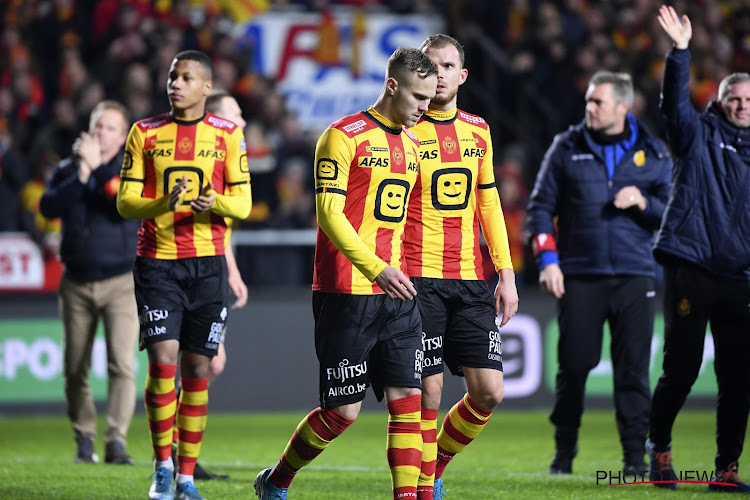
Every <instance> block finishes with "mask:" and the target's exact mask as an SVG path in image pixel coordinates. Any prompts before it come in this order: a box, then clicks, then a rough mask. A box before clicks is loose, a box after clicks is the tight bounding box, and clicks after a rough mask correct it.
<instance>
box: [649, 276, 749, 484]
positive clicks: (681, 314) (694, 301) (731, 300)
mask: <svg viewBox="0 0 750 500" xmlns="http://www.w3.org/2000/svg"><path fill="white" fill-rule="evenodd" d="M664 286H665V290H664V292H665V294H664V365H663V370H664V373H663V374H662V376H661V377H660V378H659V383H658V384H657V385H656V389H654V398H653V401H652V403H651V429H650V438H651V441H652V442H653V443H654V445H655V446H656V449H657V450H663V449H665V448H666V446H667V445H669V443H670V442H671V440H672V425H673V424H674V421H675V418H676V417H677V413H678V412H679V411H680V408H682V405H683V404H684V402H685V399H686V398H687V395H688V393H690V388H691V387H692V386H693V383H694V382H695V379H696V378H698V373H699V370H700V366H701V362H702V360H703V342H704V338H705V335H706V326H707V324H708V323H710V325H711V333H712V335H713V339H714V351H715V358H714V371H715V373H716V381H717V383H718V387H719V395H718V402H717V406H716V444H717V447H718V452H717V454H716V470H726V469H727V467H728V466H729V464H730V463H732V462H734V461H736V460H737V459H738V458H739V457H740V455H741V454H742V445H743V443H744V441H745V429H746V427H747V418H748V411H750V281H744V280H729V279H722V278H717V277H715V276H712V275H711V274H709V273H708V272H706V271H704V270H702V269H700V268H698V267H696V266H693V265H692V264H689V263H684V262H675V263H669V264H667V265H666V266H665V268H664Z"/></svg>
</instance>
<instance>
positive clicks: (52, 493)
mask: <svg viewBox="0 0 750 500" xmlns="http://www.w3.org/2000/svg"><path fill="white" fill-rule="evenodd" d="M304 415H305V412H304V411H300V412H294V413H291V412H284V413H241V414H240V413H232V414H227V413H215V414H210V415H209V419H208V426H207V428H206V432H205V435H204V440H203V448H202V450H201V455H200V462H201V464H203V465H204V466H205V467H206V468H208V469H210V470H213V471H215V472H221V473H226V474H229V475H230V476H231V479H230V480H228V481H220V480H213V481H205V482H204V481H198V482H197V486H198V488H199V490H200V492H201V494H202V495H203V496H205V497H206V498H207V499H209V500H217V499H240V498H242V499H252V498H255V496H254V493H253V487H252V482H253V479H254V478H255V475H256V474H257V473H258V471H260V470H261V469H263V468H265V467H269V466H271V465H273V464H274V463H275V462H276V460H277V459H278V458H279V455H280V454H281V452H282V450H283V449H284V446H285V445H286V443H287V441H288V440H289V437H290V436H291V434H292V432H293V431H294V428H295V426H296V425H297V423H298V422H299V420H300V419H301V418H302V417H303V416H304ZM444 415H445V410H443V411H442V412H441V415H440V417H439V420H440V421H442V418H443V416H444ZM386 420H387V415H386V411H385V408H383V410H382V411H375V410H370V411H367V412H363V413H362V415H361V416H360V418H359V419H358V420H357V422H356V423H355V424H354V425H353V426H352V427H350V428H349V429H348V430H347V431H346V432H345V433H344V434H343V435H342V436H341V437H339V438H338V439H337V440H335V441H334V442H333V443H332V444H331V445H330V446H329V447H328V449H327V450H326V451H325V452H324V453H323V454H321V455H320V456H319V457H318V458H317V459H316V460H315V461H314V462H313V463H312V464H311V465H310V466H308V467H306V468H304V469H302V471H301V472H300V473H299V474H298V476H297V478H296V479H295V480H294V482H293V483H292V486H291V488H290V489H289V497H288V498H289V499H290V500H344V499H346V500H350V499H362V500H366V499H381V500H384V499H390V498H391V497H392V494H391V486H390V475H389V473H388V467H387V463H386V458H385V430H386ZM103 429H104V421H103V420H101V419H100V422H99V431H100V433H99V436H100V437H99V439H98V441H97V443H96V448H97V450H96V451H97V453H98V454H99V456H100V458H101V459H102V462H100V463H99V464H74V463H73V458H74V456H75V442H74V440H73V432H72V430H71V428H70V424H69V423H68V421H67V419H66V418H65V417H64V416H39V417H32V416H26V417H10V416H0V499H14V500H21V499H65V500H82V499H107V500H112V499H138V498H147V495H148V488H149V486H150V484H151V480H150V479H149V475H150V474H151V473H152V472H153V467H152V460H151V456H152V450H151V446H150V441H149V437H148V433H147V429H148V426H147V423H146V420H145V415H144V414H143V412H142V410H140V411H139V413H138V414H137V415H136V416H135V418H134V419H133V424H132V426H131V428H130V434H129V442H128V446H127V449H128V451H129V452H130V454H131V455H133V457H134V458H135V465H133V466H129V465H108V464H104V463H103V456H104V451H103V448H104V444H103V442H102V440H101V435H102V433H103ZM552 434H553V428H552V425H551V424H550V423H549V422H548V420H547V412H546V411H545V410H534V411H519V410H512V411H511V410H508V411H503V410H502V405H501V406H500V409H499V410H498V411H497V412H496V413H495V414H494V415H493V416H492V419H491V420H490V422H489V423H488V424H487V427H486V429H485V430H484V431H483V432H482V434H480V435H479V437H478V438H477V439H476V440H475V441H474V442H473V443H471V445H469V446H468V447H467V448H466V450H465V451H464V452H463V453H461V454H459V455H457V456H456V458H455V459H454V460H453V461H452V462H451V464H450V465H449V466H448V468H447V469H446V471H445V474H444V475H443V480H444V481H445V487H446V490H447V493H448V497H446V500H489V499H555V500H559V499H563V498H570V499H574V498H575V499H603V498H641V497H648V498H665V499H667V498H668V499H677V498H680V499H682V498H717V496H716V495H717V494H715V493H708V492H707V491H706V485H705V484H700V481H696V482H693V483H683V484H680V485H679V487H678V490H677V491H676V492H675V491H667V490H661V489H658V488H656V487H654V486H653V485H651V484H639V482H638V481H644V480H645V481H648V478H647V477H646V478H645V479H641V478H637V479H636V478H633V477H632V476H631V477H620V476H618V474H619V471H620V469H621V468H622V462H621V460H622V456H621V454H622V452H621V448H620V444H619V439H618V436H617V431H616V427H615V422H614V414H613V411H605V410H588V411H586V413H584V416H583V425H582V428H581V438H580V442H579V445H580V452H579V454H578V458H576V460H575V462H574V463H573V474H572V475H571V476H549V475H548V474H547V468H548V467H549V463H550V460H551V459H552V455H553V452H554V444H553V438H552ZM714 435H715V418H714V412H713V411H705V410H684V411H683V412H682V413H681V414H680V415H679V416H678V418H677V422H676V424H675V429H674V436H673V439H674V441H673V443H672V450H673V457H674V467H675V470H676V471H677V472H678V473H681V474H683V475H684V476H683V479H693V480H699V479H703V477H702V474H706V473H708V474H710V473H711V471H712V470H713V457H714V454H715V440H714ZM740 463H741V464H742V459H741V460H740ZM739 472H740V477H750V468H748V467H747V466H746V467H745V468H744V470H743V467H740V471H739ZM743 472H744V473H745V474H744V475H743ZM618 483H628V484H618ZM610 485H611V486H610ZM706 495H708V497H707V496H706ZM726 496H729V494H723V495H722V494H718V498H722V497H726Z"/></svg>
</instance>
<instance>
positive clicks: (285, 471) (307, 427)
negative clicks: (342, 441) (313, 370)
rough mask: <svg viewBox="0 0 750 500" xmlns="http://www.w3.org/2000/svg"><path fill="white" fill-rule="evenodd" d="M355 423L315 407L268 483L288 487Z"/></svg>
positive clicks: (295, 433)
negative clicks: (301, 471) (304, 468)
mask: <svg viewBox="0 0 750 500" xmlns="http://www.w3.org/2000/svg"><path fill="white" fill-rule="evenodd" d="M353 423H354V420H349V419H348V418H344V416H343V415H341V414H340V413H339V412H337V411H335V410H331V409H328V408H316V409H314V410H313V411H311V412H310V413H309V414H308V415H307V416H306V417H305V418H304V419H302V421H301V422H300V423H299V425H298V426H297V430H295V431H294V435H292V438H291V439H290V440H289V443H288V444H287V445H286V448H285V449H284V453H283V454H282V455H281V458H280V459H279V462H278V463H277V464H276V467H274V469H273V471H272V472H271V475H270V476H269V478H268V480H269V481H271V484H273V485H274V486H276V487H277V488H288V487H289V485H290V484H291V482H292V479H294V476H295V474H297V472H299V470H300V469H301V468H302V467H304V466H305V465H307V464H309V463H310V462H312V461H313V460H314V459H315V457H317V456H318V455H320V454H321V453H323V450H325V449H326V447H327V446H328V445H329V444H331V441H333V440H334V439H336V438H337V437H339V436H340V435H341V434H343V432H344V431H345V430H346V429H347V428H348V427H349V426H350V425H352V424H353Z"/></svg>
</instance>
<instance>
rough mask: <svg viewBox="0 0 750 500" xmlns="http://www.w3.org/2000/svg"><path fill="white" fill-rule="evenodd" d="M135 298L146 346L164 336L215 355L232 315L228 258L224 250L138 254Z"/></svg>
mask: <svg viewBox="0 0 750 500" xmlns="http://www.w3.org/2000/svg"><path fill="white" fill-rule="evenodd" d="M133 277H134V278H135V299H136V302H137V303H138V314H139V319H140V324H141V343H140V348H141V350H143V349H145V348H146V347H148V346H149V345H151V344H155V343H157V342H161V341H162V340H169V339H174V340H178V341H179V342H180V349H182V350H185V351H189V352H194V353H197V354H204V355H206V356H215V355H216V353H217V351H218V349H219V342H221V341H222V340H223V337H224V328H225V324H226V319H227V314H228V310H227V303H226V301H227V290H228V278H227V261H226V259H225V258H224V256H223V255H218V256H212V257H194V258H188V259H175V260H163V259H152V258H146V257H136V259H135V265H134V267H133Z"/></svg>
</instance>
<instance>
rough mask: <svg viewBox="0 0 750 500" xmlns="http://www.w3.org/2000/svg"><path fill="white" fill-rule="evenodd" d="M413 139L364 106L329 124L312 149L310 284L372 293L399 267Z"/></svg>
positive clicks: (415, 163) (413, 175)
mask: <svg viewBox="0 0 750 500" xmlns="http://www.w3.org/2000/svg"><path fill="white" fill-rule="evenodd" d="M418 152H419V141H417V138H416V137H414V134H412V133H411V132H409V131H407V130H406V129H404V128H403V127H400V126H398V125H396V124H395V123H393V122H390V121H389V120H387V119H386V118H385V117H383V116H382V115H380V114H379V113H378V112H377V111H375V110H374V109H373V108H372V107H370V108H369V109H368V110H367V111H363V112H360V113H356V114H353V115H350V116H347V117H345V118H342V119H341V120H339V121H337V122H336V123H334V124H333V125H331V126H330V127H329V128H328V129H327V130H326V131H325V132H324V133H323V135H321V136H320V139H318V144H317V146H316V149H315V192H316V195H315V199H316V204H315V205H316V210H317V214H318V225H319V226H320V227H319V228H318V240H317V245H316V247H315V267H314V275H313V290H319V291H323V292H335V293H350V294H362V295H372V294H376V293H383V291H382V290H381V289H380V287H379V286H378V285H377V284H376V283H374V282H373V280H374V279H375V278H376V277H377V275H378V274H380V272H381V271H383V269H385V268H386V266H389V265H390V266H393V267H395V268H396V269H401V255H402V246H403V233H404V224H405V223H406V205H407V201H408V199H409V195H410V193H411V190H412V187H413V186H414V181H415V180H416V179H417V172H418V170H419V158H418Z"/></svg>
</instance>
